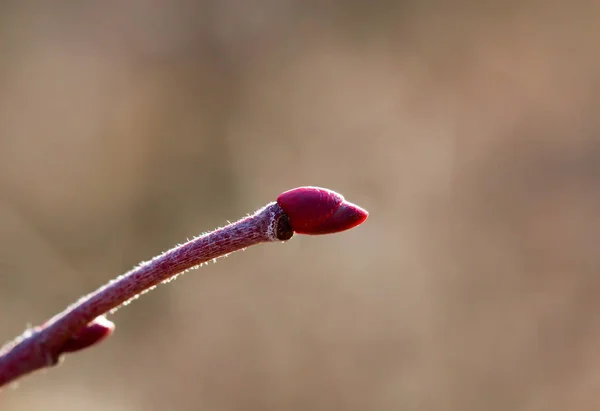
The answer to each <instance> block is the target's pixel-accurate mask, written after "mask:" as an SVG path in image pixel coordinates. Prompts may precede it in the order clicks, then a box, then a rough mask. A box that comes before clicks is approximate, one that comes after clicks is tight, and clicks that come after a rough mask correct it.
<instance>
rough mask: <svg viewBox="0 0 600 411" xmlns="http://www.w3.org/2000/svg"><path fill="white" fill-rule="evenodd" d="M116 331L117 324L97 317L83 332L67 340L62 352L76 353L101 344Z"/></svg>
mask: <svg viewBox="0 0 600 411" xmlns="http://www.w3.org/2000/svg"><path fill="white" fill-rule="evenodd" d="M114 329H115V324H114V323H113V322H112V321H109V320H107V319H106V317H104V316H100V317H97V318H96V319H95V320H94V321H92V322H91V323H89V324H88V325H86V326H85V327H84V328H83V329H82V330H81V331H79V332H78V333H77V334H75V335H74V336H72V337H71V338H69V339H68V340H67V342H66V343H65V345H63V346H62V349H61V352H74V351H79V350H82V349H84V348H87V347H89V346H91V345H94V344H96V343H99V342H100V341H102V340H104V339H105V338H107V337H109V336H110V335H111V334H112V333H113V331H114Z"/></svg>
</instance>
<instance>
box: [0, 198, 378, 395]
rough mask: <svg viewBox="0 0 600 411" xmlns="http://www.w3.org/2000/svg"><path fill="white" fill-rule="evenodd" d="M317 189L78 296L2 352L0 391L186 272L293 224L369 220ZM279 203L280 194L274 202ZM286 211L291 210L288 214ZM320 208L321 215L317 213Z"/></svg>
mask: <svg viewBox="0 0 600 411" xmlns="http://www.w3.org/2000/svg"><path fill="white" fill-rule="evenodd" d="M315 190H317V191H315ZM320 190H325V189H318V188H314V187H301V188H297V189H294V190H290V191H288V192H286V193H287V194H286V193H284V194H282V196H283V199H284V201H283V203H282V205H281V206H280V204H278V203H270V204H268V205H267V206H265V207H264V208H262V209H260V210H258V211H257V212H256V213H254V214H253V215H251V216H248V217H246V218H243V219H241V220H239V221H237V222H235V223H232V224H229V225H227V226H225V227H223V228H220V229H218V230H215V231H212V232H210V233H207V234H204V235H202V236H200V237H197V238H195V239H193V240H191V241H188V242H187V243H185V244H182V245H179V246H177V247H175V248H172V249H171V250H169V251H166V252H165V253H163V254H161V255H159V256H157V257H155V258H153V259H152V260H150V261H147V262H145V263H142V264H141V265H139V266H138V267H136V268H134V269H132V270H131V271H129V272H128V273H126V274H124V275H122V276H120V277H117V278H116V279H114V280H112V281H110V282H109V283H108V284H106V285H105V286H103V287H101V288H99V289H98V290H96V291H95V292H93V293H91V294H89V295H87V296H85V297H83V298H81V299H80V300H79V301H77V302H76V303H75V304H73V305H71V306H70V307H68V308H67V309H66V310H65V311H63V312H62V313H60V314H58V315H56V316H54V317H53V318H51V319H50V320H48V321H47V322H46V323H44V324H43V325H41V326H39V327H35V328H33V329H31V330H28V331H26V332H25V333H24V334H23V335H22V336H20V337H18V338H17V339H16V340H14V341H12V342H11V343H9V344H7V345H5V346H4V347H3V348H2V349H1V350H0V387H1V386H3V385H5V384H7V383H9V382H11V381H13V380H15V379H17V378H19V377H20V376H23V375H25V374H28V373H30V372H32V371H35V370H38V369H41V368H45V367H49V366H52V365H55V364H57V363H58V360H59V358H60V356H61V355H62V354H63V353H66V352H74V351H79V350H81V349H84V348H87V347H89V346H92V345H95V344H96V343H98V342H100V341H102V340H103V339H105V338H106V337H108V336H109V335H110V334H111V333H112V331H113V328H114V325H113V324H112V323H111V322H110V321H108V320H107V319H106V318H105V317H104V314H106V313H108V312H113V311H115V310H116V309H117V308H118V307H119V306H121V305H122V304H127V303H128V302H129V301H130V300H132V299H135V298H137V297H138V296H139V295H140V294H142V293H144V292H146V291H148V290H150V289H152V288H153V287H154V286H156V285H158V284H160V283H161V282H164V281H167V280H170V279H171V278H173V277H174V276H176V275H177V274H180V273H182V272H184V271H186V270H188V269H190V268H193V267H195V266H198V265H200V264H202V263H205V262H207V261H210V260H213V259H216V258H218V257H222V256H225V255H227V254H229V253H232V252H234V251H237V250H241V249H244V248H246V247H249V246H251V245H255V244H259V243H263V242H273V241H285V240H288V239H290V238H291V237H292V236H293V234H294V230H295V228H293V227H295V226H297V227H301V228H302V229H299V230H298V231H299V232H304V233H307V234H322V233H324V232H327V233H331V232H336V231H343V230H346V229H348V228H351V226H355V225H358V224H360V223H361V222H362V221H364V220H365V219H366V218H367V213H366V211H364V210H362V209H361V208H359V207H357V206H354V205H353V204H351V203H347V202H345V200H343V197H341V196H340V195H339V194H337V193H334V192H331V191H329V190H326V191H320ZM303 193H304V195H303ZM315 193H318V195H315ZM324 193H325V194H324ZM327 193H330V194H331V195H335V196H339V197H336V201H335V203H336V207H337V208H340V206H342V208H341V209H342V210H343V212H342V213H341V214H340V213H339V212H337V213H335V212H332V211H331V210H330V209H329V208H328V207H323V204H324V203H327V202H328V201H329V202H330V199H328V198H327V195H326V194H327ZM340 198H341V200H339V199H340ZM280 199H281V196H280V198H278V202H280ZM338 200H339V201H338ZM296 203H299V204H300V207H298V206H296V205H297V204H296ZM295 204H296V205H295ZM286 208H287V209H289V210H290V211H291V213H290V216H288V214H287V213H286V212H287V210H286ZM307 208H308V209H311V208H313V209H315V210H317V214H322V217H323V218H320V219H319V221H320V224H321V225H322V226H323V224H325V227H326V229H321V230H320V231H319V229H318V228H317V229H315V232H314V233H311V232H310V227H313V225H314V224H312V223H311V222H308V223H307V222H306V221H303V219H304V218H305V217H306V216H308V217H306V218H316V217H318V215H317V216H316V217H315V213H314V212H312V213H311V212H308V214H306V216H303V214H302V209H307ZM323 209H325V211H321V212H320V211H318V210H323ZM284 210H286V211H284ZM326 214H327V215H326ZM292 215H293V217H292ZM344 215H346V216H347V218H346V219H344ZM331 216H333V217H332V218H333V221H330V222H329V223H327V222H325V223H323V221H322V220H327V219H328V218H329V217H331ZM357 216H358V217H357ZM350 220H351V221H350ZM359 220H360V221H359ZM306 227H309V229H306ZM336 227H337V228H336ZM317 231H319V232H317Z"/></svg>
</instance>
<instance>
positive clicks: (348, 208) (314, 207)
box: [277, 187, 369, 235]
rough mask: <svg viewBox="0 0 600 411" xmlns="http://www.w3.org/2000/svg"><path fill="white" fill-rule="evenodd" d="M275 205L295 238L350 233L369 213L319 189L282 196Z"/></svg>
mask: <svg viewBox="0 0 600 411" xmlns="http://www.w3.org/2000/svg"><path fill="white" fill-rule="evenodd" d="M277 204H279V206H280V207H281V209H282V210H283V211H284V212H285V213H286V214H287V216H288V217H289V219H290V224H291V226H292V229H293V230H294V231H295V232H296V233H298V234H313V235H315V234H331V233H337V232H340V231H345V230H349V229H350V228H353V227H356V226H357V225H359V224H361V223H362V222H363V221H365V220H366V219H367V217H368V216H369V213H368V212H367V211H366V210H364V209H362V208H360V207H359V206H357V205H355V204H352V203H350V202H348V201H346V200H345V199H344V197H343V196H342V195H341V194H338V193H336V192H335V191H331V190H328V189H326V188H320V187H298V188H294V189H292V190H289V191H286V192H284V193H281V194H280V195H279V197H277Z"/></svg>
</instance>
